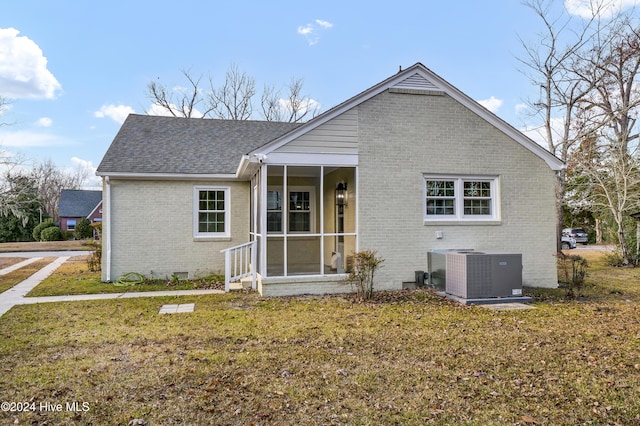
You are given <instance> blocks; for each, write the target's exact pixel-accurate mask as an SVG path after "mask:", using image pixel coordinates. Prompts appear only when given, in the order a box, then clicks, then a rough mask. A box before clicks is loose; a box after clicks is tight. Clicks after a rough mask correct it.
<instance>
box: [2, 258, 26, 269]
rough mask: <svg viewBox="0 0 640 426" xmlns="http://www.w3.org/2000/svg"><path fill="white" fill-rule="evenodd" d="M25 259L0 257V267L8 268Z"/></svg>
mask: <svg viewBox="0 0 640 426" xmlns="http://www.w3.org/2000/svg"><path fill="white" fill-rule="evenodd" d="M23 260H25V259H24V258H23V257H0V269H4V268H8V267H9V266H11V265H15V264H16V263H20V262H22V261H23Z"/></svg>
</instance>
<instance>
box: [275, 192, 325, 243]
mask: <svg viewBox="0 0 640 426" xmlns="http://www.w3.org/2000/svg"><path fill="white" fill-rule="evenodd" d="M287 195H288V196H287V199H286V202H287V204H286V207H287V232H290V233H310V232H311V231H312V229H313V204H314V192H313V188H306V187H291V188H290V189H289V190H288V194H287ZM283 207H284V204H283V199H282V189H281V188H269V190H268V191H267V232H269V233H282V230H283V220H282V219H283V211H284V210H283Z"/></svg>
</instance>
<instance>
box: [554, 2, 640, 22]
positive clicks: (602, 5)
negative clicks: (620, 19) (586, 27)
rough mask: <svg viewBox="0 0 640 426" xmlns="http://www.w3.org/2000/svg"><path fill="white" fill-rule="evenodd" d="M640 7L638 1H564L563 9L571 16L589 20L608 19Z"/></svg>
mask: <svg viewBox="0 0 640 426" xmlns="http://www.w3.org/2000/svg"><path fill="white" fill-rule="evenodd" d="M638 5H640V0H565V2H564V7H565V9H567V12H569V13H570V14H572V15H577V16H579V17H581V18H585V19H591V18H592V17H594V16H596V15H597V16H599V17H600V18H605V19H606V18H610V17H611V16H613V15H615V14H616V13H618V12H620V11H622V10H624V9H627V8H630V7H635V6H638Z"/></svg>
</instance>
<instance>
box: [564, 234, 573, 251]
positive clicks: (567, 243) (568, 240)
mask: <svg viewBox="0 0 640 426" xmlns="http://www.w3.org/2000/svg"><path fill="white" fill-rule="evenodd" d="M561 247H562V250H570V249H574V248H576V239H575V238H572V237H570V236H568V235H563V236H562V244H561Z"/></svg>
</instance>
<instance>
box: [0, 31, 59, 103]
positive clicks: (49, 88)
mask: <svg viewBox="0 0 640 426" xmlns="http://www.w3.org/2000/svg"><path fill="white" fill-rule="evenodd" d="M19 33H20V31H18V30H16V29H15V28H0V87H2V96H5V97H7V98H10V99H53V98H55V96H56V92H58V91H59V90H60V89H61V88H62V86H60V83H58V80H56V78H55V77H54V76H53V74H52V73H51V72H50V71H49V70H48V69H47V58H45V57H44V55H43V54H42V49H40V47H39V46H38V45H37V44H36V43H35V42H34V41H33V40H31V39H29V38H28V37H25V36H21V37H19V36H18V34H19Z"/></svg>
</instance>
